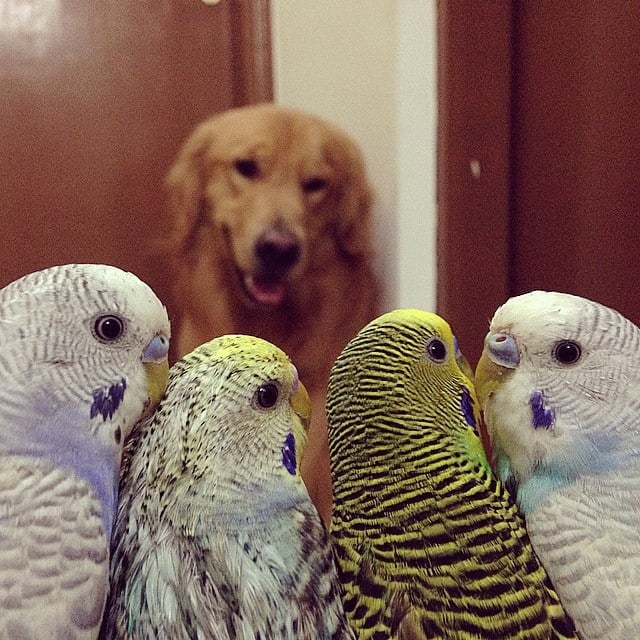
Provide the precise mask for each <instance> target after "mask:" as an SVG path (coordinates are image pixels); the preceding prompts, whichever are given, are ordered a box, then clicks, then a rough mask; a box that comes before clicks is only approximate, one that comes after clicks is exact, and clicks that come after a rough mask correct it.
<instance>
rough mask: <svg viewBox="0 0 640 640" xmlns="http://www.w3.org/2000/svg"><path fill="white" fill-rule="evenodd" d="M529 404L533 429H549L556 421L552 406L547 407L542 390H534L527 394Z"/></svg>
mask: <svg viewBox="0 0 640 640" xmlns="http://www.w3.org/2000/svg"><path fill="white" fill-rule="evenodd" d="M529 405H530V406H531V415H532V418H531V424H532V425H533V427H534V429H550V428H551V427H553V425H554V423H555V421H556V414H555V412H554V411H553V409H552V408H550V407H547V405H546V404H545V401H544V394H543V393H542V391H538V390H535V391H534V392H533V393H532V394H531V396H529Z"/></svg>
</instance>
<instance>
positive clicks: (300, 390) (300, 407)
mask: <svg viewBox="0 0 640 640" xmlns="http://www.w3.org/2000/svg"><path fill="white" fill-rule="evenodd" d="M291 408H292V409H293V410H294V411H295V412H296V414H297V415H298V416H300V420H302V426H303V427H304V430H305V431H308V430H309V424H310V422H311V399H310V398H309V393H308V391H307V389H306V387H305V386H304V385H303V384H302V382H300V381H298V387H297V389H296V390H295V391H294V392H293V394H291Z"/></svg>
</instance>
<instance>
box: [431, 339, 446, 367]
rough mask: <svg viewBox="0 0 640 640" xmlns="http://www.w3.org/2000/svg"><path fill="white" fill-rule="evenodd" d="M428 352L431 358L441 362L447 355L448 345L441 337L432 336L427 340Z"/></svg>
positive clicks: (438, 362)
mask: <svg viewBox="0 0 640 640" xmlns="http://www.w3.org/2000/svg"><path fill="white" fill-rule="evenodd" d="M426 353H427V357H428V358H429V360H432V361H433V362H435V363H436V364H440V363H442V362H444V361H445V359H446V357H447V345H446V344H445V343H444V342H443V341H442V340H440V338H431V340H429V342H427V347H426Z"/></svg>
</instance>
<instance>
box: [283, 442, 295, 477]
mask: <svg viewBox="0 0 640 640" xmlns="http://www.w3.org/2000/svg"><path fill="white" fill-rule="evenodd" d="M282 464H284V468H285V469H286V470H287V471H288V472H289V473H290V474H291V475H292V476H295V475H296V470H297V469H296V440H295V438H294V437H293V434H292V433H289V434H288V435H287V437H286V439H285V441H284V445H283V447H282Z"/></svg>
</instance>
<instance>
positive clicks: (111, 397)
mask: <svg viewBox="0 0 640 640" xmlns="http://www.w3.org/2000/svg"><path fill="white" fill-rule="evenodd" d="M126 388H127V381H126V380H125V379H124V378H122V380H120V382H116V383H115V384H112V385H111V386H110V387H109V388H108V389H105V388H104V387H98V388H97V389H94V390H93V402H92V404H91V413H90V415H91V418H95V417H96V416H97V415H101V416H102V419H103V420H106V419H107V418H112V417H113V414H114V413H115V412H116V411H117V410H118V407H119V406H120V403H121V402H122V400H123V398H124V392H125V389H126Z"/></svg>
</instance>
